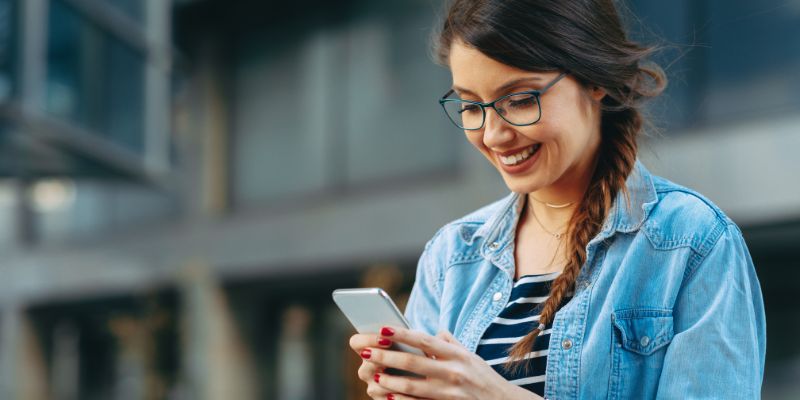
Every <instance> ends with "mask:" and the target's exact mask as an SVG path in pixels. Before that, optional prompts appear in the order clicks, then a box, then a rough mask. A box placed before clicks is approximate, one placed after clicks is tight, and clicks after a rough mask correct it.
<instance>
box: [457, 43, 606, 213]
mask: <svg viewBox="0 0 800 400" xmlns="http://www.w3.org/2000/svg"><path fill="white" fill-rule="evenodd" d="M449 61H450V71H451V73H452V74H453V89H454V90H455V91H456V94H457V95H458V97H460V98H462V99H464V100H475V101H481V102H490V101H493V100H495V99H497V98H498V97H500V96H503V95H506V94H509V93H514V92H520V91H524V90H533V89H542V88H543V87H544V86H545V85H546V84H547V83H549V82H550V81H552V80H553V79H554V78H556V77H558V75H559V74H560V72H531V71H525V70H521V69H518V68H515V67H511V66H509V65H506V64H502V63H500V62H498V61H495V60H493V59H491V58H489V57H487V56H486V55H484V54H483V53H481V52H480V51H478V50H476V49H474V48H471V47H468V46H467V45H465V44H464V43H463V42H461V41H458V40H457V41H455V42H454V43H453V45H452V47H451V49H450V55H449ZM520 79H523V80H522V81H519V83H516V84H514V85H512V86H508V85H507V83H509V82H512V81H518V80H520ZM603 95H604V92H603V91H602V89H594V90H589V89H586V88H584V87H583V86H582V85H580V84H579V83H578V82H577V81H576V80H575V79H574V78H573V77H572V76H570V75H567V76H565V77H564V78H562V79H561V80H560V81H558V82H557V83H556V84H555V85H554V86H552V87H550V88H549V89H548V90H547V92H545V93H544V94H543V95H542V96H541V110H542V114H541V118H540V119H539V122H537V123H535V124H533V125H529V126H514V125H511V124H509V123H508V122H506V121H505V120H503V119H502V118H500V116H499V115H497V112H496V111H495V110H494V109H491V108H487V109H486V121H485V123H484V126H483V128H481V129H479V130H474V131H465V133H466V135H467V139H468V140H469V141H470V143H472V145H473V146H475V148H476V149H478V151H480V152H481V153H482V154H483V155H484V156H485V157H486V159H487V160H489V162H490V163H491V164H492V165H494V167H495V168H497V170H498V171H499V172H500V174H501V175H502V176H503V179H504V180H505V182H506V185H507V186H508V187H509V189H510V190H511V191H513V192H517V193H533V192H537V191H540V190H543V189H544V191H543V193H546V196H542V197H544V198H546V199H551V200H561V199H564V198H566V199H567V200H570V201H571V200H572V198H573V197H574V196H576V195H582V193H583V190H585V185H587V184H588V179H589V178H590V176H591V172H592V169H593V167H594V157H595V155H596V154H597V150H598V147H599V144H600V108H599V106H600V103H599V100H600V99H602V97H603ZM531 150H533V152H531ZM515 154H516V155H521V157H519V156H517V157H513V156H512V155H515ZM506 156H512V157H511V158H510V159H509V158H506ZM526 156H527V158H525V159H524V160H522V158H524V157H526ZM517 161H519V162H517Z"/></svg>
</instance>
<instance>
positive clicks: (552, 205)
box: [531, 196, 575, 208]
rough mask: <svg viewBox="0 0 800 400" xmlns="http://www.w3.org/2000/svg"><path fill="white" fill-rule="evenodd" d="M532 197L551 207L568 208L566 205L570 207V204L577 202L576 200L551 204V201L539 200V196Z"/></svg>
mask: <svg viewBox="0 0 800 400" xmlns="http://www.w3.org/2000/svg"><path fill="white" fill-rule="evenodd" d="M531 198H532V199H534V200H536V201H537V202H539V203H542V204H544V205H546V206H548V207H550V208H566V207H569V206H571V205H573V204H575V202H574V201H570V202H569V203H564V204H551V203H548V202H546V201H541V200H539V199H537V198H535V197H533V196H531Z"/></svg>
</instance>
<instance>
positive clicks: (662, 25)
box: [630, 0, 800, 129]
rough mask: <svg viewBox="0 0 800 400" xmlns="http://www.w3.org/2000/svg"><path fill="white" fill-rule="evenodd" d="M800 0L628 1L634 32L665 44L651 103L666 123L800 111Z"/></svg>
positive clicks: (678, 125)
mask: <svg viewBox="0 0 800 400" xmlns="http://www.w3.org/2000/svg"><path fill="white" fill-rule="evenodd" d="M799 4H800V3H798V2H796V1H784V0H767V1H761V2H752V1H745V0H703V1H689V0H676V1H671V2H651V1H634V2H632V4H631V10H632V11H633V13H634V15H635V17H633V18H632V22H633V23H632V24H630V25H631V27H632V32H633V33H634V37H635V38H637V39H640V40H642V41H644V42H646V43H657V44H660V45H661V46H663V47H664V51H662V52H661V53H660V54H659V55H658V56H657V57H656V60H657V61H658V62H659V63H660V64H661V65H662V66H664V67H666V70H667V75H668V78H669V80H670V82H669V87H668V88H667V91H666V92H665V94H664V96H662V98H660V99H658V100H656V102H655V103H654V107H653V109H654V117H655V118H654V120H655V122H656V124H657V125H659V126H661V127H665V128H668V129H675V128H684V127H688V126H692V125H696V124H708V123H725V122H726V121H730V120H732V119H741V118H752V117H757V116H758V115H761V114H769V113H776V112H778V113H781V112H784V113H785V112H787V111H793V112H796V111H797V110H798V109H800V77H798V75H797V73H796V71H797V70H798V69H800V40H797V38H798V37H800V5H799Z"/></svg>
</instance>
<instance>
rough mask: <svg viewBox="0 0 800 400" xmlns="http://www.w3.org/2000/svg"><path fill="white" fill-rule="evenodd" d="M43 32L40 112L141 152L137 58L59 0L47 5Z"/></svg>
mask: <svg viewBox="0 0 800 400" xmlns="http://www.w3.org/2000/svg"><path fill="white" fill-rule="evenodd" d="M48 27H49V31H48V45H47V81H46V84H45V90H46V92H45V109H46V110H47V111H48V112H49V113H51V114H53V115H55V116H58V117H63V118H66V119H68V120H70V121H72V122H74V123H77V124H79V125H81V126H83V127H85V128H88V129H89V130H90V131H91V132H92V133H95V134H98V135H101V136H103V137H105V138H107V139H109V140H111V141H112V142H114V143H115V144H118V145H120V146H123V147H125V148H127V149H129V150H132V151H135V152H138V153H141V152H142V151H143V149H144V135H143V112H144V111H143V90H144V65H143V58H142V55H141V54H139V53H138V52H137V51H135V50H133V49H132V48H131V47H129V46H127V45H126V44H123V43H122V42H120V41H119V40H117V39H115V38H113V37H111V36H110V35H109V34H107V33H105V32H103V31H101V30H100V29H99V28H98V27H97V26H96V25H95V24H93V23H91V22H90V21H88V20H86V19H85V18H84V17H83V16H81V15H80V14H78V13H77V12H76V11H75V10H74V9H72V8H71V7H69V6H68V5H66V4H64V3H63V2H62V1H57V0H54V1H52V2H51V4H50V8H49V20H48Z"/></svg>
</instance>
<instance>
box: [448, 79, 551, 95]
mask: <svg viewBox="0 0 800 400" xmlns="http://www.w3.org/2000/svg"><path fill="white" fill-rule="evenodd" d="M541 80H542V78H541V77H538V76H526V77H523V78H517V79H513V80H510V81H508V82H506V83H504V84H503V85H502V86H500V87H499V88H497V89H496V90H495V92H496V93H498V92H502V91H505V90H508V89H509V88H512V87H514V86H517V85H519V84H521V83H526V82H531V81H541ZM453 90H454V91H456V92H458V93H459V94H462V93H463V94H471V95H473V96H478V95H477V94H476V93H475V92H473V91H471V90H469V89H464V88H462V87H459V86H457V85H453Z"/></svg>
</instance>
